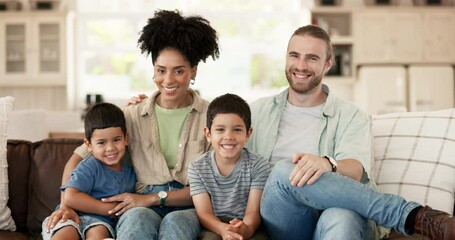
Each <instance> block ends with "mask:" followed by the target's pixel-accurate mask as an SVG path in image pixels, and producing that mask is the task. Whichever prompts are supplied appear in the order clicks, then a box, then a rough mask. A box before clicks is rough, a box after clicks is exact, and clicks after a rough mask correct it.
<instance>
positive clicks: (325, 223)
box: [315, 208, 368, 239]
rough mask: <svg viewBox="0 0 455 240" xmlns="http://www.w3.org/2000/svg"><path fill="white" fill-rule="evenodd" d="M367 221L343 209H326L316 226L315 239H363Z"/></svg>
mask: <svg viewBox="0 0 455 240" xmlns="http://www.w3.org/2000/svg"><path fill="white" fill-rule="evenodd" d="M367 224H368V220H367V219H365V218H363V217H362V216H360V215H359V214H357V213H356V212H354V211H352V210H348V209H344V208H328V209H326V210H324V211H323V212H322V213H321V215H320V217H319V221H318V223H317V225H316V230H315V236H316V237H315V239H333V237H335V236H337V237H340V238H339V239H344V238H343V237H349V238H351V239H363V237H362V236H365V234H366V231H367Z"/></svg>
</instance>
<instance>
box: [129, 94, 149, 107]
mask: <svg viewBox="0 0 455 240" xmlns="http://www.w3.org/2000/svg"><path fill="white" fill-rule="evenodd" d="M146 98H147V95H145V94H138V95H137V97H132V98H131V99H130V100H128V102H127V103H126V106H130V105H136V104H139V103H140V102H142V100H143V99H146Z"/></svg>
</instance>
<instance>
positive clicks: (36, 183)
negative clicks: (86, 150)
mask: <svg viewBox="0 0 455 240" xmlns="http://www.w3.org/2000/svg"><path fill="white" fill-rule="evenodd" d="M81 144H82V140H81V139H63V138H60V139H59V138H49V139H45V140H42V141H38V142H33V143H32V142H30V141H25V140H8V144H7V159H8V178H9V201H8V207H9V208H10V209H11V214H12V217H13V219H14V222H15V223H16V227H17V231H16V232H12V231H0V239H1V240H4V239H5V240H6V239H7V240H16V239H17V240H19V239H24V240H25V239H41V234H40V233H41V223H42V221H43V220H44V218H45V217H46V216H49V214H50V213H51V212H52V211H53V210H54V209H55V206H56V205H57V204H58V202H59V200H60V191H59V187H60V184H61V179H62V173H63V168H64V166H65V164H66V162H67V161H68V159H69V158H70V156H71V155H72V153H73V151H74V149H76V147H78V146H80V145H81Z"/></svg>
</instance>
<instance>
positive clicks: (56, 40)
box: [0, 15, 66, 86]
mask: <svg viewBox="0 0 455 240" xmlns="http://www.w3.org/2000/svg"><path fill="white" fill-rule="evenodd" d="M0 31H1V35H0V37H1V38H2V41H1V44H2V46H1V47H2V48H3V49H5V53H6V54H5V56H4V57H3V58H0V64H1V67H0V84H2V85H9V86H14V85H21V86H32V85H65V84H66V77H65V57H66V56H65V53H66V49H65V47H66V45H65V43H66V39H65V17H64V16H63V15H56V16H43V15H31V16H17V17H15V16H13V17H11V16H8V17H5V18H1V19H0Z"/></svg>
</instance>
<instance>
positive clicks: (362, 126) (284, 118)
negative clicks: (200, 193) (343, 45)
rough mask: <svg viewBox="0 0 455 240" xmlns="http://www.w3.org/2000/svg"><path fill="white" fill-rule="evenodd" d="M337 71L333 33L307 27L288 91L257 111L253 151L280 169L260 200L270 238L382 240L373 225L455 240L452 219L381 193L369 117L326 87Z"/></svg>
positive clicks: (293, 42)
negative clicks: (327, 79)
mask: <svg viewBox="0 0 455 240" xmlns="http://www.w3.org/2000/svg"><path fill="white" fill-rule="evenodd" d="M333 64H334V56H333V48H332V45H331V42H330V37H329V36H328V35H327V33H326V32H325V31H324V30H322V29H321V28H319V27H317V26H312V25H309V26H305V27H301V28H299V29H297V30H296V31H295V32H294V34H293V35H292V36H291V38H290V40H289V43H288V49H287V55H286V70H285V71H286V78H287V80H288V82H289V88H288V89H286V90H285V91H283V92H282V93H280V94H278V95H276V96H272V97H268V98H263V99H259V100H257V101H256V102H254V103H252V104H251V110H252V121H253V123H252V126H253V129H256V131H255V132H254V133H253V134H252V136H251V138H250V140H249V147H250V150H252V151H255V152H257V153H259V154H261V155H263V156H264V157H266V158H268V159H269V161H270V162H271V163H272V164H273V165H275V166H274V167H273V170H272V173H271V175H270V177H269V179H268V181H267V184H266V186H265V188H264V193H263V196H262V201H261V215H262V218H263V222H264V225H265V227H266V229H267V232H268V234H269V236H270V237H271V238H272V239H376V238H379V231H378V228H376V224H374V223H373V221H369V219H371V220H374V221H375V222H376V223H377V224H378V225H381V226H385V227H388V228H394V229H395V230H397V231H398V232H401V233H404V234H412V233H420V234H423V235H426V236H429V237H430V238H433V239H455V219H454V218H453V217H451V216H450V215H449V214H447V213H444V212H440V211H436V210H433V209H431V208H430V207H428V206H426V207H422V206H421V205H420V204H418V203H416V202H407V201H405V200H404V199H403V198H401V197H399V196H397V195H391V194H382V193H379V192H377V191H376V190H374V188H375V187H374V183H373V181H370V178H369V171H370V158H371V135H370V134H371V133H370V123H369V118H368V116H367V115H366V114H365V113H364V112H363V111H361V110H360V109H358V108H357V107H356V106H354V105H352V104H350V103H348V102H346V101H343V100H341V99H338V98H336V97H335V96H334V95H333V94H332V93H331V92H330V91H329V89H328V87H327V86H326V85H323V84H322V82H321V81H322V78H323V76H324V75H325V74H326V73H327V72H328V71H329V69H330V68H331V67H332V65H333ZM266 129H267V130H266ZM282 159H285V160H283V161H280V160H282ZM289 159H292V160H289Z"/></svg>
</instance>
